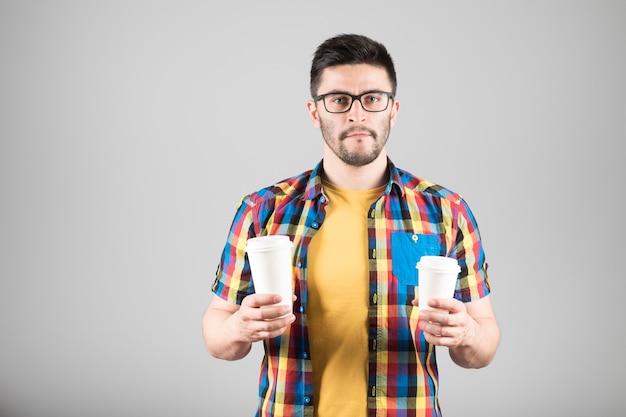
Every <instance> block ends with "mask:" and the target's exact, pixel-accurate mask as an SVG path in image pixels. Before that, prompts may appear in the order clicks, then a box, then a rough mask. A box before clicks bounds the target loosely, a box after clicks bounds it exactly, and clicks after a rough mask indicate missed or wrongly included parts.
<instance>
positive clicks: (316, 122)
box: [306, 100, 321, 128]
mask: <svg viewBox="0 0 626 417" xmlns="http://www.w3.org/2000/svg"><path fill="white" fill-rule="evenodd" d="M306 109H307V110H308V111H309V116H311V123H313V126H315V127H317V128H319V127H320V126H321V125H320V116H319V112H318V111H317V106H316V105H315V102H314V101H313V100H309V101H307V102H306Z"/></svg>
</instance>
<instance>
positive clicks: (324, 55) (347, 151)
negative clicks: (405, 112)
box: [307, 35, 400, 167]
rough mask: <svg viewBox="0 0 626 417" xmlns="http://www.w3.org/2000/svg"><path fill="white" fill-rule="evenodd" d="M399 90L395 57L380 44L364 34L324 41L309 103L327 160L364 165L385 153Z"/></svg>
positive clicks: (313, 72) (313, 70)
mask: <svg viewBox="0 0 626 417" xmlns="http://www.w3.org/2000/svg"><path fill="white" fill-rule="evenodd" d="M395 91H396V74H395V70H394V66H393V62H392V60H391V57H390V56H389V53H387V50H386V48H385V47H384V46H383V45H382V44H380V43H378V42H375V41H373V40H371V39H369V38H367V37H365V36H361V35H339V36H336V37H334V38H331V39H328V40H327V41H325V42H324V43H322V44H321V45H320V46H319V47H318V49H317V51H316V53H315V57H314V59H313V64H312V67H311V93H312V95H313V97H312V99H311V100H309V101H307V109H308V111H309V114H310V116H311V121H312V122H313V125H314V126H315V127H318V128H320V129H321V132H322V136H323V138H324V142H325V148H324V158H325V160H326V161H329V160H331V159H332V160H335V159H339V160H341V161H342V162H343V163H345V164H346V165H350V166H353V167H361V166H366V165H369V164H370V163H372V162H374V161H376V160H378V161H380V160H383V159H385V158H386V153H385V144H386V143H387V139H388V137H389V132H390V129H391V127H392V126H393V125H394V124H395V121H396V116H397V114H398V110H399V109H400V102H399V101H398V100H397V99H396V98H395Z"/></svg>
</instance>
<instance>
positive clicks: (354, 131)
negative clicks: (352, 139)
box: [339, 126, 378, 140]
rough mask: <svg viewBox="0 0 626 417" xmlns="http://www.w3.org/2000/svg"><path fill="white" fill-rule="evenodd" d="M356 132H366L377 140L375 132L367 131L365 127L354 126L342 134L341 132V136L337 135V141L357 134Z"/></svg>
mask: <svg viewBox="0 0 626 417" xmlns="http://www.w3.org/2000/svg"><path fill="white" fill-rule="evenodd" d="M357 132H367V133H368V134H369V135H370V136H371V137H373V138H374V139H376V138H378V134H377V133H376V131H375V130H372V129H368V128H367V127H364V126H354V127H351V128H350V129H348V130H345V131H344V132H342V133H341V135H339V139H340V140H344V139H345V138H347V137H348V136H349V135H351V134H353V133H357Z"/></svg>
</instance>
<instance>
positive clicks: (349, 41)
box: [310, 34, 397, 97]
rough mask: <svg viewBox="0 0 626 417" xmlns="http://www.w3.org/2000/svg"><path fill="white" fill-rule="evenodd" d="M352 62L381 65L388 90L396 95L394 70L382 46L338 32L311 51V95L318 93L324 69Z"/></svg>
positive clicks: (361, 36)
mask: <svg viewBox="0 0 626 417" xmlns="http://www.w3.org/2000/svg"><path fill="white" fill-rule="evenodd" d="M356 64H369V65H374V66H377V67H382V68H384V69H385V70H386V71H387V75H388V76H389V81H390V82H391V88H392V89H391V93H393V94H394V95H395V94H396V87H397V79H396V70H395V67H394V65H393V59H392V58H391V55H389V52H387V48H386V47H385V45H383V44H382V43H380V42H377V41H375V40H373V39H371V38H368V37H367V36H363V35H357V34H341V35H337V36H335V37H332V38H329V39H327V40H326V41H324V42H323V43H322V44H321V45H320V46H318V47H317V49H316V51H315V54H314V56H313V61H312V63H311V85H310V89H311V96H312V97H314V96H316V95H317V94H318V91H317V90H318V88H319V86H320V83H321V78H322V72H323V71H324V69H326V68H328V67H334V66H338V65H356Z"/></svg>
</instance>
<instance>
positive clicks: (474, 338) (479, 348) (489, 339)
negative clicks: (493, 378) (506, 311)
mask: <svg viewBox="0 0 626 417" xmlns="http://www.w3.org/2000/svg"><path fill="white" fill-rule="evenodd" d="M499 343H500V328H499V327H498V324H497V322H496V320H495V319H493V318H482V319H481V318H478V319H474V326H473V330H472V333H471V334H470V335H469V337H468V340H467V342H466V343H464V344H462V345H460V346H457V347H455V348H450V350H449V351H450V358H452V360H453V361H454V363H456V364H457V365H459V366H461V367H463V368H482V367H484V366H487V365H489V364H490V363H491V361H492V360H493V357H494V356H495V353H496V350H497V349H498V344H499Z"/></svg>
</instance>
